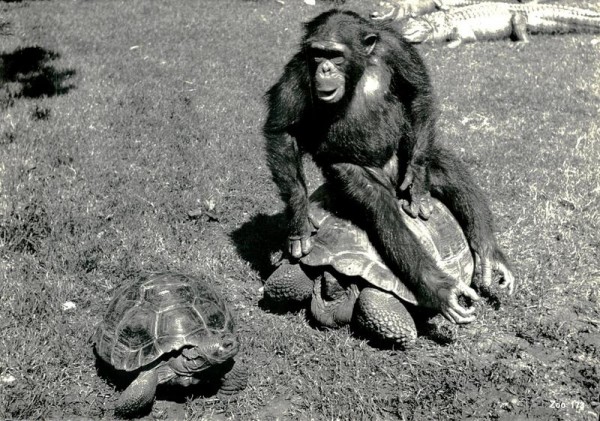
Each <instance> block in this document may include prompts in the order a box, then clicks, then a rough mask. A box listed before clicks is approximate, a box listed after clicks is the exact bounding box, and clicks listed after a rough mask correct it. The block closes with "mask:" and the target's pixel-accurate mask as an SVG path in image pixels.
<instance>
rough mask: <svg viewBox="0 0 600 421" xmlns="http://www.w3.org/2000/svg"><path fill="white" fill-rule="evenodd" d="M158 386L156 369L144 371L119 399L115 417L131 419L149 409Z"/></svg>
mask: <svg viewBox="0 0 600 421" xmlns="http://www.w3.org/2000/svg"><path fill="white" fill-rule="evenodd" d="M157 384H158V372H157V371H156V369H153V370H149V371H142V372H141V373H140V374H139V375H138V376H137V378H136V379H135V380H134V381H133V382H131V384H130V385H129V386H128V387H127V389H125V390H124V391H123V393H122V394H121V396H120V397H119V400H118V401H117V405H116V406H115V415H116V416H118V417H129V416H131V415H133V414H136V413H138V412H140V411H142V410H144V409H145V408H147V407H148V405H150V404H152V402H153V401H154V396H155V395H156V385H157Z"/></svg>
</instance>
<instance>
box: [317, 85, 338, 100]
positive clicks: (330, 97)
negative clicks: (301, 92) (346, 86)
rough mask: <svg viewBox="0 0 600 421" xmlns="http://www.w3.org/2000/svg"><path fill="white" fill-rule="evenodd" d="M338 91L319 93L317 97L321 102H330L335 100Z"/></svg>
mask: <svg viewBox="0 0 600 421" xmlns="http://www.w3.org/2000/svg"><path fill="white" fill-rule="evenodd" d="M337 91H338V89H337V88H335V89H331V90H322V91H317V96H318V97H319V99H320V100H321V101H325V102H329V101H331V100H333V99H334V98H335V96H336V95H337Z"/></svg>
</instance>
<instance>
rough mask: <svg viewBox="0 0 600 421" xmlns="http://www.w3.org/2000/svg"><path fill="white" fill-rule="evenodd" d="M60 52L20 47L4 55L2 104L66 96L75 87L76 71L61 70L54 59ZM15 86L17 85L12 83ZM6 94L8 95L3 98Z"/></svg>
mask: <svg viewBox="0 0 600 421" xmlns="http://www.w3.org/2000/svg"><path fill="white" fill-rule="evenodd" d="M59 57H60V55H59V54H58V53H55V52H53V51H49V50H46V49H44V48H42V47H37V46H36V47H24V48H19V49H17V50H15V51H13V52H12V53H4V54H0V85H4V86H5V87H6V88H3V89H2V90H5V91H6V92H2V90H0V106H2V105H10V104H12V100H13V99H16V98H21V97H23V98H40V97H43V96H56V95H63V94H66V93H67V92H69V91H70V90H71V89H73V88H74V87H75V86H74V85H72V84H68V80H69V79H70V78H71V77H73V76H74V75H75V70H72V69H67V70H57V69H56V68H55V67H54V66H53V65H52V64H51V63H50V62H51V61H52V60H55V59H57V58H59ZM9 84H10V85H13V86H10V87H9ZM3 97H5V98H3Z"/></svg>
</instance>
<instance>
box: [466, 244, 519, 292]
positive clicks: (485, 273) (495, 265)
mask: <svg viewBox="0 0 600 421" xmlns="http://www.w3.org/2000/svg"><path fill="white" fill-rule="evenodd" d="M496 254H498V256H497V257H494V255H493V253H489V252H488V253H484V252H475V266H476V267H478V268H479V269H480V270H481V279H482V282H483V286H485V287H486V288H489V287H490V285H491V284H492V271H494V270H496V271H498V272H500V275H501V278H500V288H506V289H507V290H508V295H512V293H513V292H514V291H515V287H516V281H515V276H514V275H513V273H512V271H511V269H510V267H509V265H508V264H507V263H506V259H505V258H504V256H503V255H502V253H501V252H500V251H497V252H496Z"/></svg>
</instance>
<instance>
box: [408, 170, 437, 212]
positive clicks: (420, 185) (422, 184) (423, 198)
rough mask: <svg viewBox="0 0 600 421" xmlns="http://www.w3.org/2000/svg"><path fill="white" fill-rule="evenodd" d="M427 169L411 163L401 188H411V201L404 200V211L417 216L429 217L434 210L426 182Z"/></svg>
mask: <svg viewBox="0 0 600 421" xmlns="http://www.w3.org/2000/svg"><path fill="white" fill-rule="evenodd" d="M426 180H427V178H426V169H425V167H422V166H415V165H409V166H408V168H407V170H406V175H405V176H404V182H403V183H402V185H401V186H400V190H406V189H408V188H410V203H409V202H406V201H403V202H402V209H404V212H406V213H407V214H409V215H410V216H412V217H413V218H416V217H418V216H420V217H421V218H422V219H429V217H430V216H431V212H432V210H433V204H432V203H431V194H430V193H429V186H428V185H427V182H426Z"/></svg>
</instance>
